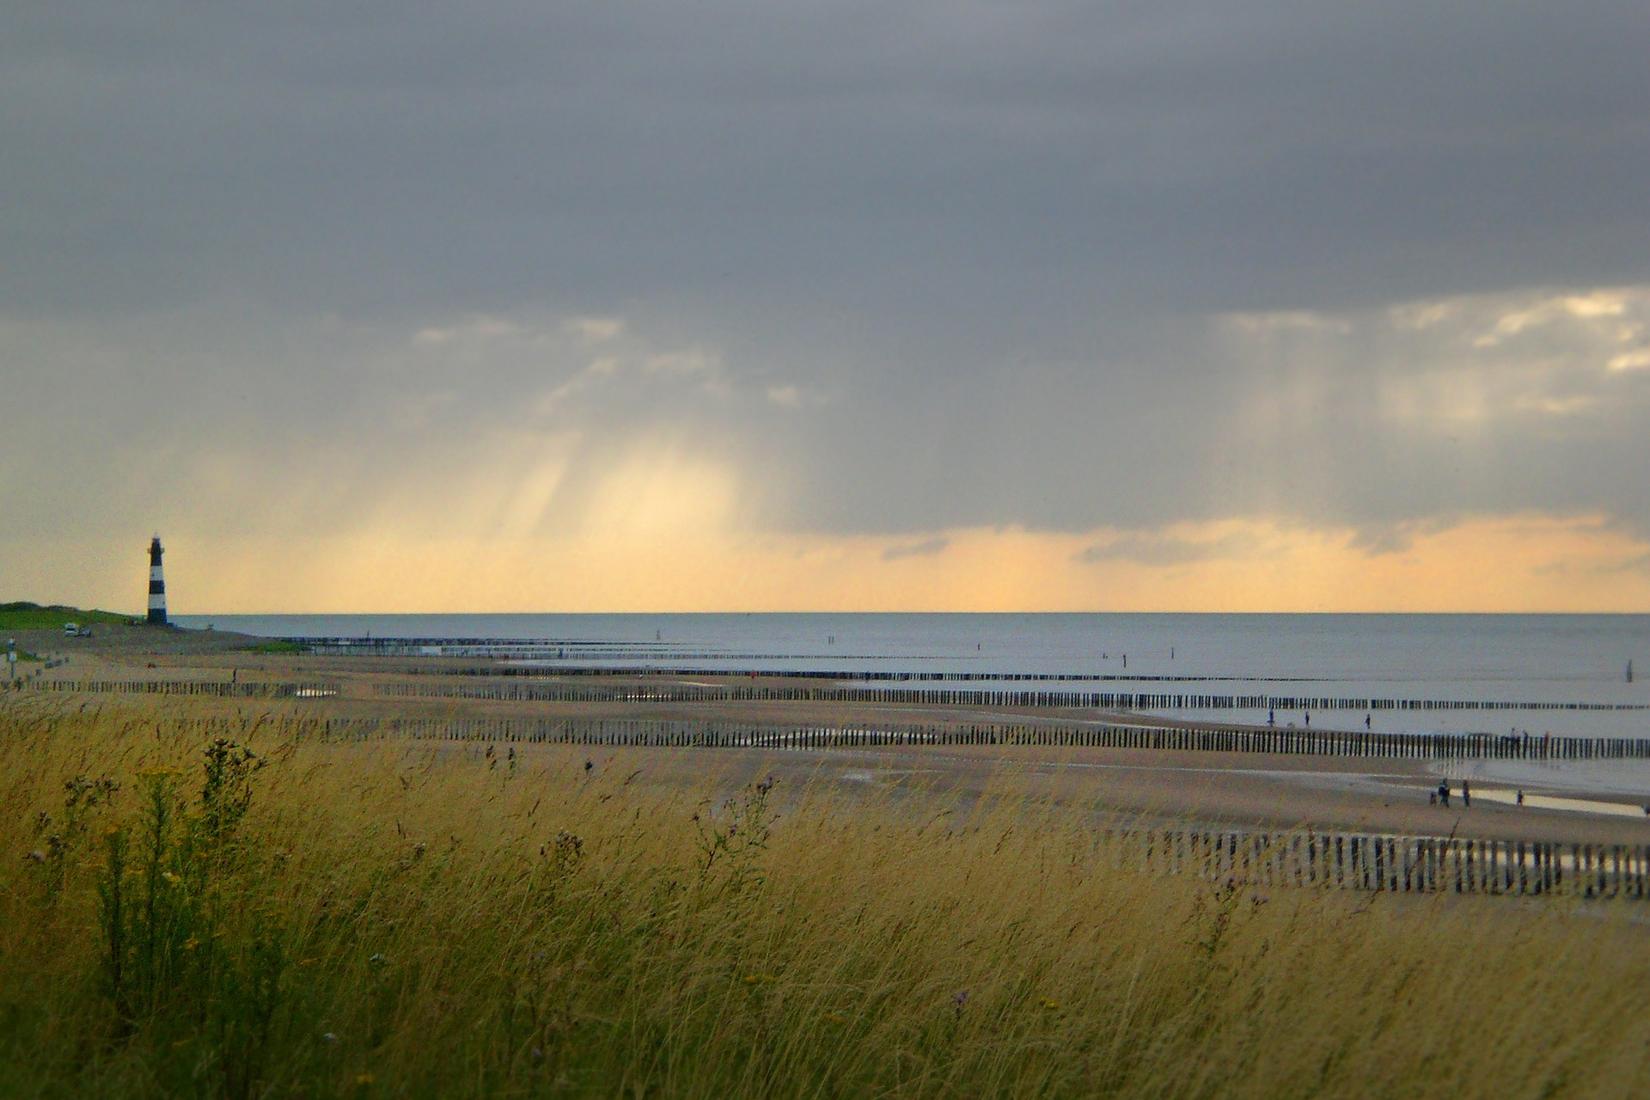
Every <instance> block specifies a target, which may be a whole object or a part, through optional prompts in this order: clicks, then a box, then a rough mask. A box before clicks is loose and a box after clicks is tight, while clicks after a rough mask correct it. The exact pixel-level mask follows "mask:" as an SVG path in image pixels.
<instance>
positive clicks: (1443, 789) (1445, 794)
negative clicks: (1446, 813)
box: [1438, 779, 1449, 810]
mask: <svg viewBox="0 0 1650 1100" xmlns="http://www.w3.org/2000/svg"><path fill="white" fill-rule="evenodd" d="M1438 801H1440V802H1442V803H1443V804H1444V809H1446V810H1447V809H1449V780H1447V779H1444V780H1441V781H1439V783H1438Z"/></svg>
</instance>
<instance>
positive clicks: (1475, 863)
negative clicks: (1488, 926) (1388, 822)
mask: <svg viewBox="0 0 1650 1100" xmlns="http://www.w3.org/2000/svg"><path fill="white" fill-rule="evenodd" d="M1109 842H1110V844H1111V846H1112V847H1113V848H1114V850H1115V851H1116V858H1117V859H1118V861H1119V862H1120V863H1127V864H1132V865H1134V866H1136V867H1138V868H1140V869H1142V870H1145V871H1148V872H1155V873H1163V874H1193V875H1197V876H1198V877H1200V878H1204V879H1207V880H1209V881H1213V882H1222V883H1232V884H1243V885H1246V886H1303V887H1312V886H1318V887H1331V888H1337V889H1343V890H1346V889H1350V890H1365V891H1371V892H1391V893H1423V894H1439V893H1454V894H1493V895H1512V896H1531V895H1548V896H1555V897H1581V898H1624V899H1631V900H1635V901H1642V900H1644V899H1645V898H1646V897H1650V846H1646V845H1638V844H1566V843H1561V842H1546V841H1502V840H1473V839H1468V838H1461V837H1414V836H1399V835H1390V834H1370V833H1317V832H1292V833H1279V832H1258V831H1241V830H1239V831H1230V830H1228V831H1203V830H1196V829H1146V830H1125V831H1122V832H1120V833H1118V834H1114V835H1113V836H1111V837H1110V838H1109Z"/></svg>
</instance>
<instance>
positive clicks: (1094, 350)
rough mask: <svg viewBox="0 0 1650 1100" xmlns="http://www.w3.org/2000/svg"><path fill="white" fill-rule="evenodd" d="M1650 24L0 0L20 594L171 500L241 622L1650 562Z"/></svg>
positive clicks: (131, 571) (207, 589)
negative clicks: (251, 615) (315, 614)
mask: <svg viewBox="0 0 1650 1100" xmlns="http://www.w3.org/2000/svg"><path fill="white" fill-rule="evenodd" d="M1647 57H1650V12H1647V11H1646V9H1645V6H1644V4H1643V2H1642V0H1637V2H1633V3H1619V4H1608V3H1583V4H1574V5H1555V4H1550V3H1548V4H1524V3H1516V2H1508V0H1497V2H1494V3H1459V4H1453V5H1447V6H1443V7H1441V6H1440V5H1437V4H1432V3H1427V4H1421V3H1403V2H1398V3H1386V4H1364V5H1323V4H1305V3H1255V2H1247V0H1245V2H1241V3H1232V2H1226V3H1205V4H1172V3H1129V4H1081V3H1052V2H1047V3H1045V2H1036V0H1032V2H1016V3H976V2H967V0H944V2H941V0H934V2H924V3H904V4H888V3H878V4H870V3H811V2H797V3H789V4H755V3H752V4H740V3H729V2H722V0H709V2H705V3H699V4H681V3H665V4H651V3H637V4H619V3H613V2H611V0H609V2H604V3H544V2H542V0H538V2H532V3H528V2H525V0H524V2H520V3H498V2H489V0H478V2H477V3H473V4H468V5H427V6H425V5H406V4H390V3H356V4H352V3H339V2H336V0H334V2H329V3H326V4H309V3H286V4H276V5H265V6H261V7H258V8H252V9H249V10H246V11H231V10H229V9H228V8H226V7H223V6H218V7H210V6H209V7H204V8H203V7H202V6H200V5H194V4H167V3H121V4H112V3H101V2H98V0H89V2H86V3H79V4H67V5H64V4H59V5H39V4H17V3H13V4H9V5H6V6H5V10H4V12H3V14H0V150H3V153H0V402H3V403H4V408H5V416H4V421H3V423H4V427H3V429H0V552H3V553H4V554H5V566H4V571H3V572H0V599H9V598H51V599H67V600H73V601H77V602H101V603H104V604H108V605H111V606H116V607H122V608H126V607H140V606H141V605H142V594H143V592H142V590H143V581H144V579H145V577H146V574H145V573H144V571H143V565H144V560H143V558H142V550H143V548H144V546H146V544H147V540H148V536H149V535H150V534H151V533H152V532H153V531H155V530H159V531H160V532H161V533H162V535H163V537H165V538H166V539H167V541H168V544H169V545H170V546H171V547H172V548H173V553H172V555H171V557H169V559H168V564H169V566H171V568H172V569H173V577H172V586H171V587H172V589H173V591H174V592H175V593H176V595H175V596H174V603H175V605H177V609H178V610H184V611H200V612H212V611H219V612H225V611H231V610H400V609H406V610H413V609H418V610H469V609H495V608H497V609H504V608H513V609H518V610H555V609H560V608H568V609H579V610H584V609H591V610H594V609H607V608H611V609H643V608H661V609H662V608H706V609H710V608H747V607H749V608H760V607H773V608H803V607H832V608H849V609H851V608H856V607H913V608H914V607H935V608H945V607H954V608H959V609H962V608H969V609H972V608H994V607H1070V608H1084V609H1089V608H1092V609H1105V608H1110V607H1163V608H1181V607H1210V608H1214V607H1242V608H1256V609H1259V608H1288V609H1294V608H1300V609H1314V608H1325V609H1328V608H1364V609H1378V608H1410V607H1416V608H1423V607H1424V608H1446V607H1461V608H1468V607H1470V608H1482V609H1498V608H1499V609H1521V608H1532V607H1550V608H1567V607H1573V608H1577V609H1595V610H1612V609H1614V610H1650V198H1647V197H1650V64H1647V63H1646V60H1645V59H1646V58H1647ZM134 563H135V564H134ZM134 578H135V579H134Z"/></svg>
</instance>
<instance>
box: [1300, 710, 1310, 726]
mask: <svg viewBox="0 0 1650 1100" xmlns="http://www.w3.org/2000/svg"><path fill="white" fill-rule="evenodd" d="M1301 714H1302V716H1303V717H1304V718H1305V719H1306V728H1307V729H1311V728H1312V712H1311V711H1309V710H1308V711H1302V712H1301Z"/></svg>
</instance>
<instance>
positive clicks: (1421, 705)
mask: <svg viewBox="0 0 1650 1100" xmlns="http://www.w3.org/2000/svg"><path fill="white" fill-rule="evenodd" d="M375 690H376V691H377V692H378V694H380V695H398V696H420V697H425V698H442V699H505V700H513V701H520V702H588V703H595V702H658V703H705V702H809V703H813V702H821V703H924V704H930V705H938V706H970V707H1052V708H1071V709H1093V708H1100V709H1105V710H1280V711H1286V712H1287V711H1297V710H1304V711H1311V710H1354V711H1364V712H1370V711H1377V710H1380V711H1389V710H1390V711H1443V710H1476V711H1494V710H1531V711H1555V710H1606V711H1632V710H1638V711H1650V705H1647V704H1639V703H1598V702H1552V701H1546V702H1540V701H1538V702H1512V701H1503V700H1494V699H1380V698H1372V697H1367V696H1358V697H1353V696H1301V695H1216V694H1209V693H1199V692H1149V691H1018V690H1008V689H986V688H877V687H849V686H843V685H840V684H837V685H821V684H813V685H807V686H799V685H790V684H661V685H643V684H591V683H576V682H575V683H562V682H558V681H555V680H539V681H533V682H528V683H522V682H519V681H517V682H503V681H501V682H497V683H478V684H469V683H444V682H441V681H439V680H432V679H424V678H420V679H416V680H407V681H401V682H396V681H390V682H383V683H379V684H377V685H375Z"/></svg>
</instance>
